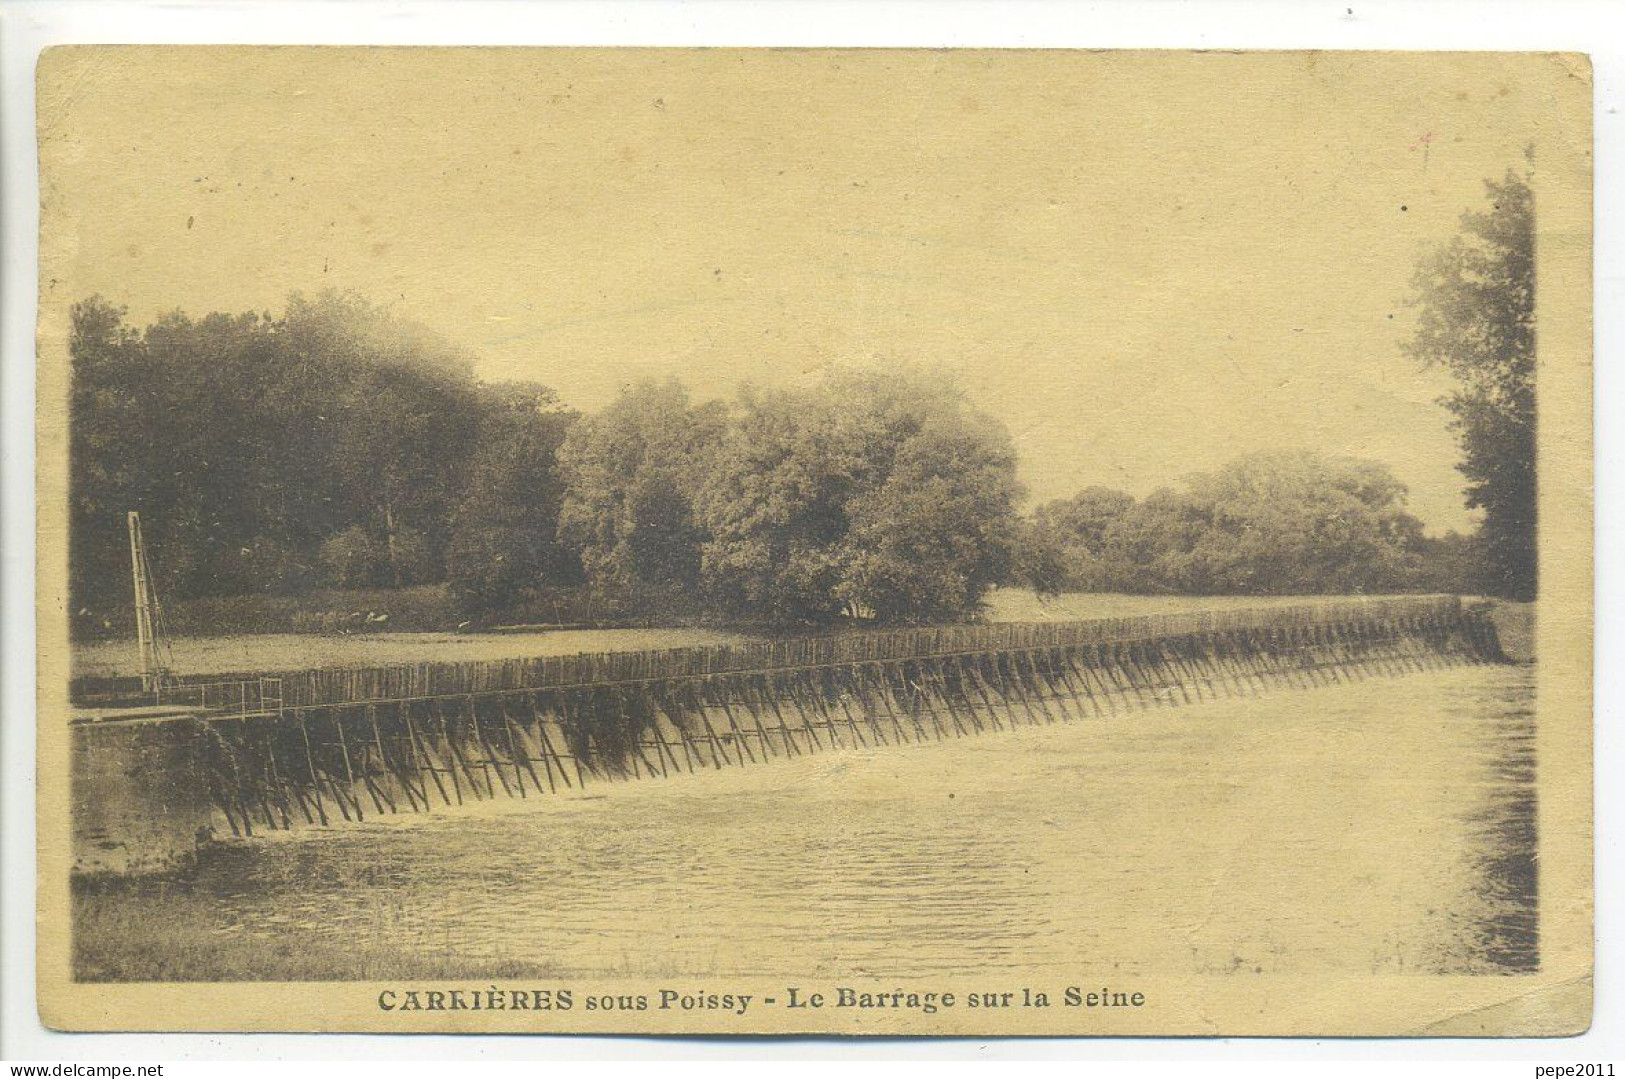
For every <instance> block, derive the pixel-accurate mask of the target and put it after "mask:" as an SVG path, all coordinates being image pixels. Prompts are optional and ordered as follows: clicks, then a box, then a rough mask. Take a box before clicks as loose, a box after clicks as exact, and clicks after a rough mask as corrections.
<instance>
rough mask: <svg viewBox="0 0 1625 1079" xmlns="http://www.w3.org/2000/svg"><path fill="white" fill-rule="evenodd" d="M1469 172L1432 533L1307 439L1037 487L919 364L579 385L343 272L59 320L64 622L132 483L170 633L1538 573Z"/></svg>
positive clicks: (1239, 590)
mask: <svg viewBox="0 0 1625 1079" xmlns="http://www.w3.org/2000/svg"><path fill="white" fill-rule="evenodd" d="M1488 187H1489V195H1490V198H1491V201H1492V204H1493V209H1492V210H1491V211H1488V212H1485V213H1481V214H1474V213H1469V214H1467V215H1465V216H1464V217H1463V221H1462V235H1461V236H1460V237H1459V238H1458V239H1457V240H1455V241H1453V242H1452V244H1450V245H1447V246H1446V247H1444V248H1442V249H1441V250H1439V251H1438V252H1436V253H1435V254H1434V255H1432V256H1431V257H1430V258H1428V259H1426V260H1424V262H1423V263H1422V264H1421V265H1420V267H1419V269H1418V273H1417V277H1416V280H1415V285H1416V287H1417V290H1418V298H1417V302H1418V303H1420V304H1421V306H1422V317H1421V319H1420V321H1419V323H1418V331H1417V334H1416V337H1415V338H1414V340H1412V341H1411V342H1410V343H1409V345H1408V346H1407V350H1408V352H1409V354H1410V355H1411V356H1412V357H1413V358H1415V359H1416V360H1417V361H1418V362H1421V363H1423V364H1432V365H1439V366H1442V367H1445V368H1446V369H1448V370H1449V371H1451V373H1452V374H1454V375H1456V376H1457V379H1458V382H1459V385H1460V389H1459V392H1458V393H1456V394H1454V395H1453V396H1451V397H1449V398H1447V399H1445V400H1444V402H1443V403H1444V404H1445V405H1446V407H1447V408H1449V409H1450V410H1451V412H1452V413H1453V414H1454V416H1455V417H1456V419H1455V425H1454V426H1455V429H1456V431H1457V433H1458V436H1459V438H1460V441H1461V445H1462V448H1463V463H1462V465H1461V470H1462V472H1463V474H1464V476H1465V477H1466V479H1467V481H1468V484H1467V487H1466V496H1467V501H1468V505H1469V506H1471V507H1476V508H1479V509H1481V510H1482V511H1483V514H1484V524H1483V526H1482V527H1481V529H1480V530H1479V531H1478V532H1477V533H1475V534H1474V535H1471V536H1463V535H1458V534H1455V533H1451V534H1449V535H1446V536H1443V537H1430V536H1427V535H1425V534H1424V530H1423V524H1422V522H1421V521H1419V520H1418V519H1417V518H1416V517H1414V516H1412V515H1411V514H1410V513H1408V512H1407V511H1406V508H1405V488H1404V486H1403V485H1402V484H1401V483H1400V482H1399V481H1398V480H1397V479H1396V478H1395V477H1394V475H1393V474H1392V472H1391V470H1390V469H1389V468H1388V466H1387V465H1385V464H1383V463H1380V462H1376V461H1368V460H1358V459H1352V458H1342V457H1334V456H1328V455H1324V454H1320V453H1316V452H1311V451H1282V452H1275V453H1264V454H1254V455H1250V456H1245V457H1241V458H1238V459H1237V460H1234V461H1232V462H1229V463H1227V464H1224V465H1222V466H1221V467H1218V468H1216V469H1213V470H1211V471H1206V472H1201V473H1195V474H1192V475H1190V476H1187V477H1185V478H1184V479H1183V480H1182V481H1181V483H1180V484H1179V486H1177V487H1175V486H1169V487H1164V488H1161V489H1159V490H1156V491H1154V492H1153V493H1151V494H1150V495H1148V496H1146V497H1144V498H1143V499H1138V498H1135V497H1134V496H1132V495H1130V494H1127V493H1125V492H1122V491H1115V490H1110V489H1107V488H1102V487H1088V488H1085V489H1083V490H1081V491H1079V492H1078V493H1077V494H1076V495H1074V496H1073V497H1071V498H1065V499H1059V500H1056V501H1052V502H1049V503H1046V504H1044V505H1040V506H1038V507H1036V508H1034V509H1033V510H1032V511H1030V512H1023V509H1022V506H1023V502H1024V497H1025V494H1024V491H1023V489H1022V487H1021V485H1020V483H1019V482H1018V479H1017V458H1016V452H1015V447H1014V443H1013V442H1012V440H1011V437H1010V434H1009V432H1008V431H1007V430H1006V429H1005V427H1004V426H1003V425H1002V424H1001V423H1000V422H999V421H998V420H996V419H994V418H993V417H991V416H989V415H987V414H986V413H984V412H982V411H981V410H979V409H978V408H976V407H975V406H974V404H973V403H972V402H971V401H969V400H968V399H967V398H966V397H965V395H964V394H963V393H961V392H960V391H959V390H958V389H957V388H956V387H955V386H954V385H953V384H952V381H951V380H950V379H947V378H945V377H943V376H942V374H941V373H940V372H935V371H932V370H929V369H926V368H906V367H905V368H896V369H890V370H886V371H876V370H869V371H861V370H832V371H830V372H828V373H827V374H826V376H825V377H824V379H823V380H822V382H820V383H819V384H817V385H814V386H803V387H796V388H772V389H763V388H759V387H752V386H745V387H744V388H742V389H741V390H740V392H739V393H738V395H737V398H736V399H735V400H733V401H730V402H724V401H707V402H696V401H694V400H693V399H692V398H691V397H690V394H689V392H688V391H687V389H686V388H685V387H684V386H683V385H682V384H681V383H679V382H678V381H676V380H675V379H671V380H667V381H664V382H644V383H640V384H638V385H635V386H631V387H628V388H626V389H625V390H624V391H623V392H622V394H621V396H620V397H619V398H618V399H617V400H616V401H614V402H613V403H611V404H610V405H609V406H607V407H605V408H604V409H602V410H600V411H598V412H596V413H590V414H584V413H581V412H578V411H575V410H573V409H570V408H568V407H567V406H566V405H564V404H563V403H561V402H560V401H559V399H558V397H557V395H556V394H555V393H554V392H553V391H552V390H550V389H548V388H546V387H544V386H540V385H536V384H532V383H486V382H481V381H479V380H478V379H476V378H475V376H474V375H473V373H472V372H473V365H472V362H471V357H470V356H469V355H468V354H467V353H466V352H464V351H463V350H462V349H460V348H458V347H456V346H454V345H452V344H450V343H448V342H446V341H444V340H442V339H440V338H438V337H436V336H435V335H434V334H432V333H430V332H428V331H426V330H424V329H423V328H422V327H419V326H417V325H416V324H414V323H412V322H410V321H409V320H407V319H406V318H404V317H401V316H400V315H398V314H396V313H395V312H393V311H391V310H389V309H387V308H384V307H380V306H376V305H374V304H372V303H369V302H368V301H367V300H365V299H363V298H361V297H358V296H355V295H351V294H338V293H331V292H328V293H323V294H321V295H319V296H316V297H314V298H307V297H304V296H301V295H299V294H294V295H293V296H291V297H290V298H289V300H288V302H287V305H286V307H285V309H284V311H283V312H282V313H281V314H280V315H275V314H272V313H270V312H265V313H246V314H240V315H227V314H219V313H215V314H209V315H206V316H203V317H202V318H192V317H189V316H187V315H185V314H182V313H180V312H178V311H177V312H173V313H171V314H168V315H165V316H163V317H161V318H159V319H158V320H157V321H155V322H153V323H152V324H151V325H148V326H145V327H139V328H138V327H136V326H133V325H131V324H130V323H129V322H128V321H127V318H126V313H125V311H124V310H123V309H121V308H119V307H116V306H115V305H113V304H111V303H109V302H108V301H106V300H104V299H102V298H100V297H92V298H90V299H87V300H84V301H83V302H81V303H79V304H76V305H75V307H74V309H73V319H72V323H73V324H72V334H71V338H70V356H71V362H72V371H73V382H72V386H73V388H72V401H71V419H72V433H71V489H72V496H71V523H70V537H71V538H70V555H69V558H70V572H69V582H70V597H69V602H70V605H71V610H72V611H73V612H74V619H73V629H74V633H75V635H76V636H77V637H79V638H81V639H83V638H87V637H96V636H112V635H123V634H125V633H127V632H129V630H128V628H127V627H128V625H129V616H128V610H129V606H130V600H129V595H128V593H129V584H128V572H129V570H128V566H129V554H128V548H127V539H126V533H125V513H126V512H127V511H129V510H136V511H139V512H140V513H141V515H142V519H143V525H144V528H145V533H146V537H147V540H148V542H149V544H150V547H151V550H152V561H153V569H154V572H155V575H156V584H157V589H158V593H159V595H160V597H162V598H163V600H164V601H165V603H166V606H167V608H168V611H169V613H170V615H171V617H172V619H174V620H175V621H178V622H179V623H181V624H180V625H174V624H172V625H171V626H170V627H169V628H170V630H171V631H177V632H198V633H206V632H213V633H248V632H264V631H268V630H271V631H275V630H283V631H286V630H289V629H292V630H296V631H299V630H303V631H310V632H346V631H352V630H360V629H380V628H391V629H395V628H401V629H407V628H410V629H449V628H453V627H463V626H475V627H478V626H487V625H494V624H500V623H511V622H527V623H542V624H569V625H582V624H596V625H617V624H621V625H636V624H652V623H661V624H687V623H695V622H704V623H707V624H723V625H738V626H761V627H772V628H819V627H827V626H832V625H837V624H852V623H876V624H921V623H940V622H954V621H964V620H968V619H975V618H977V617H978V616H979V614H980V612H981V607H982V604H983V601H984V599H985V597H986V596H987V595H988V593H989V591H990V590H991V589H993V588H994V587H997V586H1010V587H1026V588H1032V589H1034V590H1036V591H1038V592H1039V593H1041V594H1047V595H1053V594H1057V593H1061V592H1068V591H1078V592H1105V591H1110V592H1124V593H1136V594H1147V595H1291V594H1382V593H1389V594H1391V593H1398V592H1452V593H1484V594H1490V595H1498V596H1505V597H1510V598H1516V599H1528V598H1532V597H1533V594H1534V585H1535V580H1534V565H1535V555H1534V552H1535V545H1534V527H1535V520H1534V381H1533V355H1534V313H1533V263H1532V244H1533V202H1532V196H1531V195H1530V193H1529V188H1528V187H1527V185H1526V184H1525V183H1524V181H1523V180H1520V179H1519V178H1517V177H1516V176H1514V175H1512V174H1510V173H1509V174H1508V176H1507V178H1506V179H1505V180H1504V181H1503V182H1501V183H1491V184H1489V185H1488ZM1080 422H1087V420H1086V419H1085V420H1081V421H1080ZM211 612H212V613H211Z"/></svg>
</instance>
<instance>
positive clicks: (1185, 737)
mask: <svg viewBox="0 0 1625 1079" xmlns="http://www.w3.org/2000/svg"><path fill="white" fill-rule="evenodd" d="M1532 683H1533V674H1532V671H1531V670H1530V669H1528V668H1499V667H1498V668H1485V667H1478V668H1458V669H1453V670H1447V671H1442V672H1434V673H1429V674H1423V675H1414V676H1410V677H1404V678H1397V679H1375V678H1374V679H1370V680H1366V681H1362V682H1355V683H1351V684H1345V685H1339V686H1334V687H1330V688H1323V689H1317V690H1309V691H1298V692H1290V691H1282V692H1278V693H1274V694H1272V695H1270V696H1266V697H1262V698H1258V699H1253V700H1236V701H1223V702H1217V703H1210V704H1202V705H1197V706H1193V707H1184V708H1169V709H1164V710H1159V711H1153V712H1150V713H1145V714H1139V715H1132V716H1124V717H1120V718H1116V719H1110V720H1097V721H1092V722H1090V723H1086V724H1079V725H1075V726H1072V725H1069V726H1054V727H1044V728H1037V729H1033V728H1026V729H1022V730H1018V731H1014V732H1009V733H1003V734H990V735H985V736H982V737H977V738H968V739H964V740H958V741H951V742H946V743H941V744H933V745H921V746H906V747H895V748H892V747H878V748H874V749H869V750H854V751H847V752H842V753H832V754H827V755H823V756H819V757H815V758H802V759H793V760H788V761H780V762H775V763H773V764H771V765H768V766H764V767H759V768H749V769H734V770H731V771H727V772H721V773H713V774H710V775H705V776H693V777H686V776H685V777H680V778H674V779H671V780H666V781H644V782H640V783H627V784H623V785H615V786H612V787H608V788H605V787H599V788H598V789H597V790H596V791H595V792H593V793H592V794H591V795H590V796H582V795H576V796H575V797H573V798H572V797H559V798H549V799H545V800H533V801H532V802H530V803H528V804H522V803H517V802H505V803H503V804H502V805H500V806H492V807H487V808H486V809H485V811H484V813H483V814H482V813H480V812H470V813H466V814H464V815H460V816H444V817H439V818H422V819H412V820H405V819H401V818H394V819H390V820H386V821H381V822H377V823H374V822H372V821H370V820H369V822H368V823H367V824H366V825H364V826H360V827H356V826H347V827H344V828H341V829H338V830H335V831H334V832H332V833H331V834H327V835H314V836H313V835H311V834H310V833H301V834H297V835H295V836H294V837H292V838H289V839H286V840H283V841H274V842H267V843H263V844H255V845H245V846H243V847H240V848H234V849H230V850H228V851H224V852H222V854H221V855H220V856H219V857H216V858H214V859H212V860H211V861H210V862H209V863H207V864H206V865H205V867H204V868H203V870H202V871H201V873H200V875H199V877H198V878H197V879H196V880H195V881H193V882H190V883H186V884H181V885H177V884H174V883H171V884H170V885H168V886H167V887H166V889H165V890H164V894H163V895H161V896H160V895H159V894H158V892H157V891H155V890H153V889H151V888H147V889H143V890H142V891H140V892H115V893H109V894H106V895H101V896H97V897H94V903H93V904H91V905H89V906H87V907H86V908H85V910H86V911H89V914H88V915H87V914H86V913H84V912H82V913H81V918H82V919H87V917H88V920H86V921H82V924H81V930H82V931H81V933H80V935H79V942H78V943H79V967H80V970H81V972H82V974H83V976H87V977H96V976H113V977H121V976H122V977H130V976H135V977H140V976H142V975H141V974H139V973H137V974H134V975H132V974H130V973H129V972H128V971H127V970H126V971H125V972H124V973H123V974H108V973H106V972H107V971H110V970H113V969H117V968H119V967H120V966H121V965H122V964H121V963H120V962H118V961H115V959H113V958H111V957H112V956H113V955H114V953H116V951H117V948H118V947H119V946H120V945H119V943H118V942H117V941H109V940H105V939H102V936H104V935H106V936H111V934H99V933H98V932H97V931H96V928H95V924H96V923H97V920H98V919H100V920H103V921H105V920H106V919H107V916H108V913H109V911H110V910H112V909H113V908H116V909H117V912H118V915H119V918H118V921H119V924H122V925H125V926H138V927H140V929H139V932H136V933H135V934H134V935H135V936H141V935H142V934H145V935H147V936H149V937H150V936H151V934H153V933H155V932H160V931H161V932H162V933H166V934H172V935H173V936H174V939H175V940H177V941H180V940H186V941H191V942H196V941H204V942H210V941H217V942H221V943H222V945H224V944H226V943H232V944H233V945H234V946H239V948H240V946H241V945H242V944H244V943H248V942H259V943H262V944H263V945H264V946H265V951H266V953H267V954H279V955H280V954H305V955H309V954H326V955H330V956H332V957H333V958H332V963H333V964H334V965H333V973H332V976H334V977H350V978H353V977H361V976H364V975H363V973H362V972H360V971H359V970H351V969H348V968H347V967H346V965H345V958H344V957H345V956H346V955H347V954H351V953H354V952H357V951H365V950H369V949H373V950H376V949H378V948H382V947H388V948H394V949H397V950H402V951H404V952H405V953H408V954H410V953H412V952H414V951H418V950H421V951H422V952H424V953H433V954H435V955H438V956H449V957H453V958H454V960H455V961H466V962H468V963H469V964H470V969H471V970H474V969H499V968H500V969H503V970H508V971H513V972H525V971H543V972H547V973H550V974H557V975H563V976H583V975H595V974H596V975H606V974H607V975H622V974H624V975H633V976H651V977H653V976H675V975H683V974H694V975H701V974H705V975H747V976H751V975H754V976H764V977H768V976H774V977H776V976H794V977H800V978H813V977H818V976H832V975H836V974H843V975H849V976H856V975H860V974H863V973H867V972H873V973H875V974H877V975H880V974H883V975H884V976H885V977H886V978H907V977H924V976H929V975H933V974H943V973H951V974H965V973H972V972H986V973H990V974H991V973H997V972H999V971H1025V972H1034V971H1045V970H1055V971H1068V972H1077V971H1082V970H1089V971H1098V972H1102V973H1106V972H1110V973H1112V974H1133V973H1145V974H1161V975H1178V974H1214V973H1227V972H1248V973H1255V972H1256V973H1313V972H1318V971H1346V972H1350V973H1365V972H1371V973H1405V972H1419V973H1447V972H1449V973H1475V972H1507V973H1514V972H1519V971H1527V970H1531V969H1534V968H1535V967H1536V965H1537V964H1538V932H1537V919H1536V857H1535V792H1534V765H1535V762H1534V715H1533V711H1532V696H1533V689H1532ZM155 926H160V927H162V929H161V930H158V929H155V928H154V927H155ZM121 935H122V936H125V937H128V936H129V935H130V934H121ZM177 947H178V945H177ZM192 947H193V946H192V945H188V948H192ZM189 954H193V956H194V958H193V959H191V960H189V961H188V964H189V965H185V966H183V968H182V969H179V970H178V971H177V970H174V969H171V970H170V971H169V972H168V975H169V976H171V977H184V978H209V977H222V976H226V975H224V974H222V973H221V972H220V971H219V970H218V969H215V968H214V967H212V966H211V962H212V961H211V953H210V951H209V946H208V945H207V944H206V945H204V946H201V947H197V948H196V950H195V951H194V952H191V953H189ZM98 972H101V973H98ZM373 973H374V975H376V973H377V972H376V971H373ZM402 973H403V974H404V973H405V972H404V971H403V972H402Z"/></svg>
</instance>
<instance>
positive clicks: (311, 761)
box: [293, 708, 350, 828]
mask: <svg viewBox="0 0 1625 1079" xmlns="http://www.w3.org/2000/svg"><path fill="white" fill-rule="evenodd" d="M293 716H294V721H295V722H296V723H298V724H299V738H300V740H301V741H302V742H304V744H305V768H306V770H307V771H308V773H309V775H310V793H311V796H312V797H313V798H314V799H315V800H316V816H317V817H318V818H320V820H321V822H322V827H323V828H326V827H327V826H328V824H327V808H326V807H325V806H324V805H322V781H321V777H320V776H318V775H317V774H316V755H315V754H314V753H313V752H312V751H311V748H310V730H309V728H307V727H306V726H305V710H304V709H303V708H300V709H297V710H296V711H295V712H294V714H293ZM339 810H340V811H341V812H343V813H344V819H345V820H349V819H350V814H349V812H348V811H347V810H345V809H344V803H342V802H340V803H339Z"/></svg>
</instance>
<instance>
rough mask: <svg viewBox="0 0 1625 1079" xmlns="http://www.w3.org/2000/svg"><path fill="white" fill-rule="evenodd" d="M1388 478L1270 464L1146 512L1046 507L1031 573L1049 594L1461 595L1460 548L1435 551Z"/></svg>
mask: <svg viewBox="0 0 1625 1079" xmlns="http://www.w3.org/2000/svg"><path fill="white" fill-rule="evenodd" d="M1404 506H1405V489H1404V487H1403V486H1402V485H1401V484H1400V483H1399V482H1398V481H1397V480H1396V479H1395V478H1394V476H1393V474H1392V473H1391V472H1390V471H1389V470H1388V468H1387V467H1386V466H1385V465H1382V464H1378V463H1376V462H1371V461H1361V460H1356V459H1350V458H1337V457H1327V456H1324V455H1321V454H1318V453H1313V452H1278V453H1262V454H1254V455H1250V456H1246V457H1242V458H1240V459H1238V460H1236V461H1233V462H1231V463H1230V464H1228V465H1226V466H1224V467H1223V468H1221V469H1219V470H1217V471H1215V472H1211V473H1201V474H1198V475H1194V476H1192V477H1190V479H1189V480H1188V481H1187V483H1186V485H1185V487H1184V489H1182V490H1174V489H1172V488H1163V489H1160V490H1157V491H1155V492H1153V493H1152V494H1150V495H1149V496H1147V497H1146V498H1144V499H1143V500H1140V499H1135V498H1134V497H1133V496H1132V495H1129V494H1126V493H1124V492H1122V491H1114V490H1111V489H1109V488H1104V487H1088V488H1085V489H1083V490H1082V491H1079V492H1078V493H1077V494H1076V495H1074V496H1073V497H1072V498H1068V499H1061V500H1058V501H1055V502H1049V503H1046V504H1044V505H1042V506H1040V507H1038V509H1037V511H1036V513H1035V514H1034V523H1033V526H1032V528H1031V529H1030V531H1029V534H1028V541H1027V550H1026V552H1025V555H1024V562H1025V564H1026V565H1027V566H1028V567H1030V568H1029V575H1030V576H1031V577H1032V579H1033V580H1034V581H1035V582H1038V583H1041V584H1043V585H1045V586H1047V587H1048V588H1049V589H1050V590H1070V591H1086V592H1140V593H1195V594H1234V595H1294V594H1304V595H1308V594H1316V593H1353V592H1360V593H1380V592H1404V591H1417V590H1420V591H1457V590H1460V588H1461V586H1462V584H1463V579H1464V577H1465V571H1464V569H1463V565H1462V563H1463V559H1464V558H1465V557H1467V556H1466V553H1465V551H1464V550H1463V548H1464V547H1465V544H1466V541H1465V540H1463V539H1462V538H1461V537H1446V538H1444V539H1429V538H1427V537H1425V536H1424V535H1423V533H1422V524H1421V522H1420V521H1418V520H1417V519H1416V518H1415V517H1413V516H1412V515H1411V514H1409V513H1407V512H1406V511H1405V508H1404Z"/></svg>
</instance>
